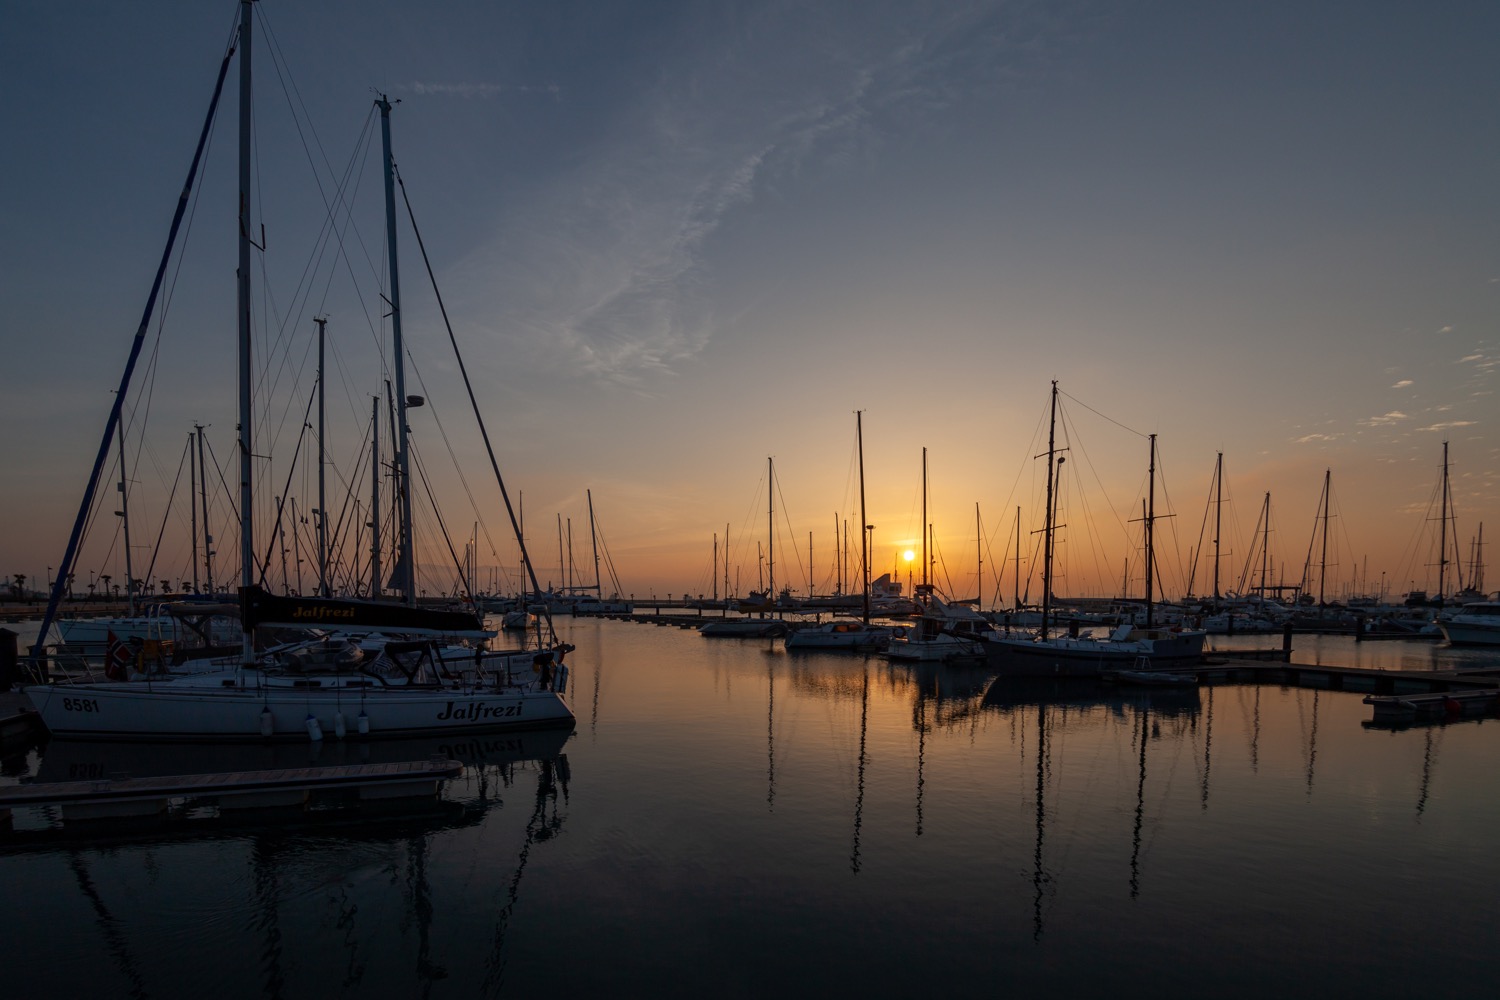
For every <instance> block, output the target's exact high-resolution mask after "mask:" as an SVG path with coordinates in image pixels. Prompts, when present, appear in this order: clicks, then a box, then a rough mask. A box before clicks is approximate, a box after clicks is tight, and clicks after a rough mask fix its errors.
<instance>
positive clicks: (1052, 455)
mask: <svg viewBox="0 0 1500 1000" xmlns="http://www.w3.org/2000/svg"><path fill="white" fill-rule="evenodd" d="M1056 457H1057V380H1056V379H1053V380H1052V411H1051V415H1050V417H1049V418H1048V425H1047V520H1046V523H1045V524H1044V525H1043V527H1042V630H1041V638H1042V639H1046V638H1047V626H1048V624H1050V621H1049V620H1050V618H1051V617H1052V529H1053V524H1052V521H1053V512H1052V501H1053V490H1052V476H1053V471H1052V470H1053V467H1054V465H1057V464H1060V463H1056V462H1055V461H1054V460H1055V459H1056Z"/></svg>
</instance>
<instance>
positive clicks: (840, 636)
mask: <svg viewBox="0 0 1500 1000" xmlns="http://www.w3.org/2000/svg"><path fill="white" fill-rule="evenodd" d="M890 640H891V636H890V630H889V629H883V628H879V627H875V626H870V625H866V624H864V623H863V622H844V621H837V622H828V623H827V624H824V625H817V626H814V627H812V628H804V629H798V630H797V631H795V632H793V633H792V634H791V635H789V636H787V637H786V648H787V649H855V650H860V649H865V650H868V649H880V648H882V647H883V646H885V645H886V644H887V643H889V642H890Z"/></svg>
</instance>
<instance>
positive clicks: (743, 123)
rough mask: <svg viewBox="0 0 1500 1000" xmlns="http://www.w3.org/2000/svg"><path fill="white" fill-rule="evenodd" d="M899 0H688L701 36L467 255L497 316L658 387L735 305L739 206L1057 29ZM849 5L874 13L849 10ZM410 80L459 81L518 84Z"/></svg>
mask: <svg viewBox="0 0 1500 1000" xmlns="http://www.w3.org/2000/svg"><path fill="white" fill-rule="evenodd" d="M889 6H890V8H891V10H892V11H893V12H894V13H893V14H892V15H891V16H884V17H871V18H866V17H863V16H847V17H846V16H842V15H841V14H840V12H839V11H838V10H836V9H835V10H826V9H823V8H822V7H812V8H809V7H806V6H803V5H798V4H790V3H789V4H784V5H778V4H771V5H769V6H768V7H765V8H762V9H760V10H759V11H758V12H757V13H756V15H755V16H754V17H753V18H751V19H750V20H751V21H753V23H747V21H746V19H744V18H728V17H723V16H721V15H719V14H715V13H712V12H711V11H710V10H709V9H707V8H705V9H703V10H700V11H697V12H696V13H694V14H692V15H689V17H690V20H691V21H692V23H691V24H690V25H686V26H683V31H682V33H681V37H687V38H691V40H692V44H691V45H688V46H685V47H683V48H682V49H680V50H679V51H677V52H675V53H674V54H673V56H672V57H671V58H669V59H667V60H665V61H664V62H663V64H662V65H661V66H660V67H659V68H658V70H657V71H656V76H655V79H654V82H653V84H652V86H650V87H649V88H646V89H645V90H643V91H638V92H636V91H632V92H630V96H629V98H628V100H626V101H625V102H623V103H621V104H620V105H619V106H618V107H616V108H613V109H610V110H609V113H608V115H606V116H604V117H603V120H604V121H605V122H606V134H605V135H603V136H602V137H596V138H592V139H591V140H590V145H589V147H588V155H587V156H582V157H578V158H577V159H575V160H574V161H573V162H572V163H570V164H569V165H568V168H567V169H566V170H565V171H560V172H558V173H557V174H555V175H554V176H553V177H552V178H551V179H550V182H549V183H548V184H547V185H546V186H545V187H543V188H541V189H539V190H536V191H533V192H529V195H531V197H530V200H529V201H528V202H527V203H526V204H525V205H522V206H520V207H513V208H511V209H510V210H509V212H508V213H507V217H506V218H502V219H500V220H497V225H498V227H499V231H500V234H501V235H500V236H499V238H498V241H497V242H496V244H495V245H493V246H491V247H489V248H488V249H486V250H483V251H480V252H479V253H477V254H476V256H475V259H472V260H471V261H469V262H467V264H466V268H465V269H466V270H467V271H469V272H470V274H469V277H470V280H471V281H472V282H475V283H476V285H477V283H479V282H483V284H484V285H485V286H486V287H485V288H484V291H483V292H482V293H481V294H483V295H485V297H486V298H488V299H489V300H490V301H491V302H493V303H494V307H493V309H483V310H480V311H482V312H487V313H488V314H489V315H491V316H492V317H493V320H492V322H493V323H494V325H495V327H496V332H497V334H498V333H499V332H500V331H501V330H502V329H503V330H506V331H509V332H510V333H512V334H514V333H516V332H517V331H524V333H525V339H526V340H527V341H529V342H530V344H531V347H532V351H533V353H534V354H535V357H534V361H535V362H537V363H540V364H542V365H544V366H548V367H553V368H562V367H567V368H569V369H571V370H573V371H575V372H578V371H581V372H584V373H587V374H588V375H590V376H592V377H595V378H598V379H601V380H604V381H609V382H613V383H617V384H620V385H623V386H626V387H630V388H635V389H641V390H645V389H647V388H648V387H649V383H650V381H651V380H652V379H653V378H656V377H660V376H662V375H667V374H670V373H672V372H674V371H676V370H679V369H680V367H681V365H682V364H683V363H684V362H686V361H688V360H690V359H691V358H693V357H694V356H696V355H697V354H699V353H700V352H701V351H702V350H703V349H704V348H705V347H706V345H707V344H708V343H710V342H711V340H712V339H713V337H714V335H715V332H716V330H717V329H718V326H719V324H720V323H721V322H722V321H723V317H721V316H719V315H716V313H715V308H714V303H715V302H716V301H718V299H717V297H716V295H715V294H714V293H715V291H716V289H717V287H718V285H719V284H720V283H721V282H722V281H724V280H725V279H726V276H725V275H723V274H721V273H719V272H718V271H716V269H715V266H714V260H713V255H714V251H715V240H716V238H717V237H718V236H720V234H722V233H723V232H724V227H725V226H726V225H727V224H729V223H731V222H732V221H733V220H734V219H735V216H736V213H737V212H739V211H740V210H742V209H743V208H745V207H746V206H749V205H752V204H754V203H755V202H756V201H757V200H759V199H762V198H765V197H767V196H768V195H771V196H773V197H777V198H779V197H781V196H782V195H783V191H782V190H781V189H782V188H783V187H785V186H789V185H793V184H795V183H797V181H798V179H799V178H800V177H801V176H802V175H803V173H804V172H805V171H808V170H811V169H817V170H820V171H825V172H826V171H840V170H851V169H858V164H859V163H860V160H861V157H865V156H869V155H878V150H879V145H880V136H881V135H882V129H883V128H884V127H885V126H886V125H889V124H890V123H889V121H888V120H887V119H888V118H889V117H890V116H899V117H901V118H903V119H920V120H925V119H924V118H923V116H924V114H925V113H926V112H930V111H932V110H933V109H938V108H941V107H943V106H945V105H947V104H948V103H951V102H952V101H954V100H956V99H958V98H959V97H960V96H961V95H962V94H963V93H964V92H965V91H966V90H970V89H973V88H977V87H991V86H996V85H999V84H997V80H998V79H1000V78H1002V77H1004V74H1005V73H1007V72H1008V73H1010V74H1012V77H1010V78H1012V79H1013V75H1014V74H1015V73H1016V72H1017V71H1018V70H1019V69H1020V68H1021V67H1022V66H1025V65H1032V64H1034V63H1036V62H1037V61H1038V60H1039V59H1042V58H1044V57H1045V54H1046V50H1047V48H1048V44H1047V41H1048V32H1047V31H1046V30H1043V29H1034V30H1027V31H1024V32H1017V31H1016V30H1015V25H1013V24H1010V23H1007V19H1011V20H1014V15H1012V14H1011V13H1010V12H1011V10H1012V8H1011V7H1010V5H1008V4H1006V3H1003V2H1001V0H979V2H976V3H970V4H967V5H963V6H961V7H953V8H948V7H944V6H941V5H940V6H938V7H937V8H935V9H933V10H922V9H916V10H912V9H910V8H908V7H906V6H904V5H901V4H891V5H889ZM854 11H858V12H860V13H861V14H863V8H854V7H852V6H851V8H850V10H849V11H844V12H843V13H844V14H849V13H851V12H854ZM1013 34H1014V35H1017V36H1024V43H1023V42H1019V41H1012V40H1011V35H1013ZM726 52H728V53H732V54H733V57H732V58H726V56H725V53H726ZM997 74H999V76H997ZM414 86H419V87H422V88H425V89H424V90H422V91H420V92H423V93H428V92H430V93H439V94H446V93H452V94H455V95H458V96H463V97H471V96H472V97H490V96H494V95H495V94H498V93H501V92H503V91H504V90H505V89H506V88H504V87H501V86H500V85H495V84H416V85H414ZM577 89H579V88H575V87H573V86H571V85H569V84H567V83H566V82H565V84H564V86H563V87H562V88H560V90H561V91H562V92H563V93H564V94H568V93H573V92H574V91H575V90H577ZM554 92H555V91H554ZM561 104H562V106H563V107H564V108H565V109H566V108H567V107H568V100H567V98H566V97H564V98H563V99H562V101H561ZM590 120H591V121H592V122H594V124H595V126H597V122H598V121H599V120H600V119H599V118H591V119H590ZM484 275H490V276H500V277H499V278H498V279H497V278H495V277H490V278H489V279H488V280H487V281H486V280H485V279H484V277H483V276H484ZM728 277H729V278H730V279H731V280H733V279H737V278H738V277H739V275H732V276H728Z"/></svg>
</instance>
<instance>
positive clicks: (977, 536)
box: [974, 500, 984, 611]
mask: <svg viewBox="0 0 1500 1000" xmlns="http://www.w3.org/2000/svg"><path fill="white" fill-rule="evenodd" d="M974 554H975V555H976V556H977V557H978V558H979V570H978V576H977V577H976V579H977V580H978V586H979V596H978V597H977V598H975V600H976V601H977V602H978V604H979V606H978V607H977V608H976V609H975V610H976V611H983V610H984V527H983V525H981V524H980V523H979V501H978V500H975V501H974Z"/></svg>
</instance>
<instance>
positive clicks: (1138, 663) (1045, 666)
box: [982, 380, 1205, 677]
mask: <svg viewBox="0 0 1500 1000" xmlns="http://www.w3.org/2000/svg"><path fill="white" fill-rule="evenodd" d="M1049 410H1050V417H1049V426H1048V431H1047V451H1046V456H1047V510H1046V520H1045V525H1044V527H1043V566H1042V624H1041V628H1040V629H1039V630H1038V632H1037V634H1036V636H1034V637H1032V636H1025V635H989V636H985V637H983V639H982V641H983V642H984V646H985V649H986V651H987V653H988V654H989V659H990V664H991V666H993V667H995V668H996V669H997V670H998V671H999V672H1000V673H1002V674H1009V675H1013V676H1023V677H1024V676H1048V677H1070V676H1071V677H1099V676H1101V675H1104V674H1107V673H1113V674H1121V673H1129V672H1131V671H1133V670H1135V671H1138V670H1139V669H1140V668H1141V667H1143V666H1144V667H1147V668H1148V669H1149V668H1152V667H1156V666H1158V665H1164V664H1191V663H1196V662H1198V661H1199V660H1201V659H1202V657H1203V641H1204V638H1205V633H1204V632H1202V631H1199V630H1196V629H1193V630H1189V629H1181V628H1177V627H1173V628H1170V629H1168V628H1159V627H1157V626H1156V625H1155V624H1154V621H1153V618H1152V605H1153V603H1154V597H1155V595H1154V593H1153V583H1154V576H1153V568H1154V563H1155V552H1154V534H1153V524H1154V522H1155V519H1156V517H1157V514H1156V507H1155V501H1156V435H1155V434H1151V435H1149V439H1150V458H1149V462H1148V472H1149V478H1150V483H1149V485H1148V498H1147V505H1146V511H1145V517H1144V520H1145V542H1146V625H1145V626H1144V627H1143V628H1135V627H1134V626H1132V625H1129V624H1125V625H1121V626H1119V627H1118V628H1117V629H1116V630H1115V631H1114V632H1113V633H1111V634H1110V635H1109V636H1107V637H1103V638H1099V637H1095V636H1089V635H1079V634H1067V635H1050V634H1049V628H1050V624H1051V617H1052V578H1053V576H1052V560H1053V555H1054V552H1055V547H1054V541H1053V536H1054V533H1055V531H1056V528H1057V514H1056V509H1055V503H1056V497H1057V489H1056V479H1057V476H1058V475H1060V472H1061V467H1062V464H1063V462H1064V461H1065V460H1066V457H1065V456H1059V455H1058V454H1057V382H1056V380H1054V381H1053V383H1052V395H1051V402H1050V407H1049ZM1037 457H1041V456H1037ZM1075 633H1076V630H1075Z"/></svg>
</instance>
